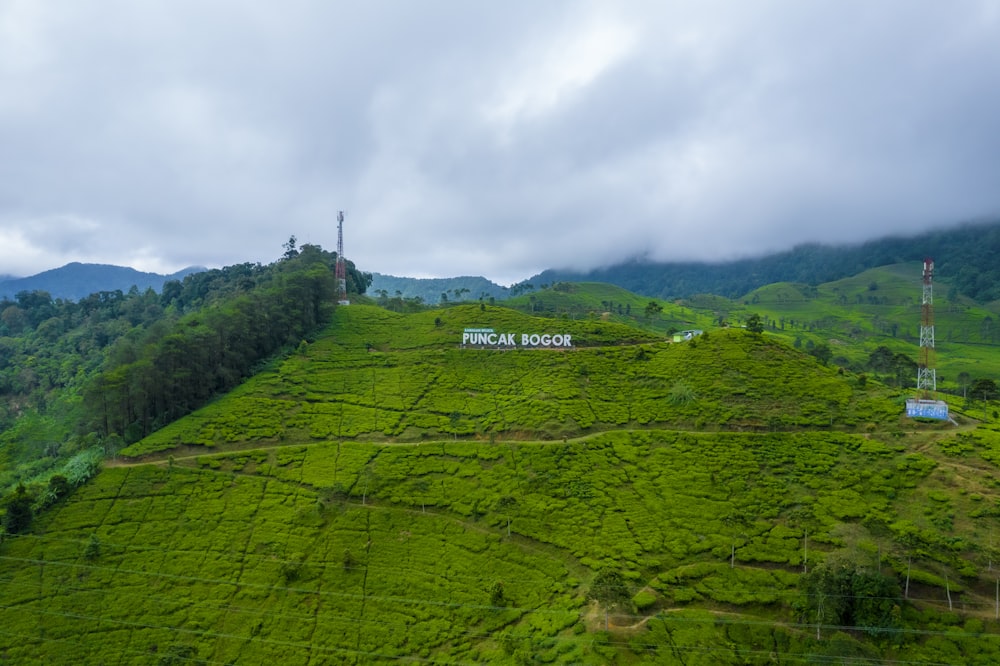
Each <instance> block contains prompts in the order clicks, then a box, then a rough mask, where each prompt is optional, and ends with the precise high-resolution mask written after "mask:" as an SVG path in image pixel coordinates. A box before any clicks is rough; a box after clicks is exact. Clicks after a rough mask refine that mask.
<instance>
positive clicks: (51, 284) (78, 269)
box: [0, 262, 206, 301]
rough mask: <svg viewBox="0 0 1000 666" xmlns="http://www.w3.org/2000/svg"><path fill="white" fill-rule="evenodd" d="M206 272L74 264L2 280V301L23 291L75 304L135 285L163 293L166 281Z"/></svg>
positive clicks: (194, 267) (192, 269)
mask: <svg viewBox="0 0 1000 666" xmlns="http://www.w3.org/2000/svg"><path fill="white" fill-rule="evenodd" d="M204 270H206V269H205V268H203V267H200V266H189V267H187V268H184V269H182V270H180V271H177V272H176V273H171V274H170V275H160V274H159V273H145V272H143V271H137V270H136V269H134V268H130V267H128V266H111V265H108V264H83V263H80V262H72V263H69V264H66V265H65V266H61V267H60V268H53V269H51V270H48V271H43V272H41V273H38V274H37V275H31V276H29V277H22V278H13V277H7V278H3V279H0V298H14V296H15V295H16V294H17V293H19V292H21V291H46V292H48V293H49V295H50V296H52V298H63V299H69V300H74V301H75V300H79V299H81V298H84V297H85V296H89V295H90V294H94V293H97V292H99V291H117V290H121V291H123V292H127V291H128V290H129V289H131V288H132V287H133V286H135V287H136V288H138V289H139V291H145V290H146V289H149V288H152V289H153V290H154V291H161V290H162V289H163V285H164V283H166V282H169V281H171V280H183V279H184V277H185V276H186V275H190V274H191V273H200V272H202V271H204Z"/></svg>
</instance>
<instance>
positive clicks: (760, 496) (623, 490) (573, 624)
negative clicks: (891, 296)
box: [0, 306, 1000, 665]
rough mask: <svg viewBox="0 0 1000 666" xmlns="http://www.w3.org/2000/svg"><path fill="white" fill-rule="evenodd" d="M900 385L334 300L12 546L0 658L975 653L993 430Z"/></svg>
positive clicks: (993, 503)
mask: <svg viewBox="0 0 1000 666" xmlns="http://www.w3.org/2000/svg"><path fill="white" fill-rule="evenodd" d="M482 326H491V327H493V328H495V329H496V330H497V331H498V332H500V331H501V330H503V331H507V330H510V331H516V332H522V331H523V332H526V333H527V332H538V333H545V332H548V333H560V334H563V333H569V334H572V336H573V340H574V343H575V344H574V347H573V348H572V349H569V350H542V349H535V350H529V349H485V348H461V345H460V341H461V332H462V330H463V328H465V327H482ZM901 399H902V396H900V395H898V394H895V393H893V392H892V391H891V390H889V389H886V388H884V387H882V386H880V385H878V384H877V383H875V382H871V381H869V382H867V384H865V383H863V382H859V381H858V379H857V378H856V377H853V376H851V374H850V373H844V374H841V373H838V372H837V371H836V370H835V369H831V368H827V367H824V366H821V365H820V364H818V363H817V362H816V361H815V360H814V359H813V358H811V357H809V356H807V355H805V354H801V353H799V352H798V351H796V350H795V349H793V348H792V347H791V346H788V345H785V344H782V343H776V342H774V341H773V340H770V339H768V337H767V336H758V335H753V334H749V333H747V332H745V331H740V330H735V331H722V330H711V331H710V333H709V336H708V338H707V339H704V338H702V339H697V340H696V341H695V344H691V343H690V342H689V343H681V344H674V345H671V344H667V343H664V342H661V341H657V339H656V338H654V337H653V336H652V335H651V334H648V333H643V332H641V331H636V330H634V329H629V328H626V327H623V326H619V325H616V324H613V323H609V322H600V321H575V322H574V321H564V320H537V319H534V318H531V317H528V316H526V315H522V314H518V313H516V312H512V311H509V310H503V309H500V308H497V309H496V310H495V311H494V310H493V309H492V308H480V307H479V306H467V307H465V306H463V307H457V308H451V309H448V310H441V311H433V312H428V313H419V314H414V315H399V314H395V313H391V312H387V311H384V310H380V309H377V308H374V307H365V306H351V307H350V308H340V309H339V310H338V313H337V317H336V321H335V322H334V324H333V325H332V326H331V327H330V328H329V329H328V330H327V331H326V332H325V333H324V334H323V335H322V336H319V337H318V338H317V339H316V340H314V341H312V342H310V343H306V344H304V345H302V346H301V347H300V349H299V351H298V352H297V353H295V354H293V355H292V356H291V357H289V358H287V359H286V360H284V361H282V362H280V363H276V364H275V365H274V367H272V368H271V369H269V370H268V371H266V372H264V373H261V374H260V375H258V376H256V377H255V378H254V379H252V380H251V381H249V382H247V383H246V384H244V385H243V386H241V387H240V388H239V389H238V390H236V391H235V392H233V393H231V394H229V395H228V396H226V397H224V398H222V399H220V400H218V401H216V402H215V403H213V404H211V405H209V406H208V407H206V408H204V409H202V410H201V411H199V412H197V413H195V414H193V415H191V416H190V417H188V418H185V419H183V420H181V421H179V422H177V423H175V424H174V425H172V426H170V427H168V428H165V429H164V430H163V431H161V432H159V433H157V434H155V435H154V436H152V437H150V438H147V439H146V440H143V441H141V442H139V443H138V444H136V445H134V446H133V447H132V448H131V449H130V450H128V451H127V453H128V454H129V457H126V458H125V459H123V460H120V461H118V463H117V464H115V465H112V466H109V467H108V468H106V469H105V470H103V471H102V472H101V473H100V474H99V475H98V476H97V477H96V478H94V479H93V480H92V481H91V482H90V483H88V484H86V485H84V486H83V487H81V488H79V489H77V490H76V491H75V492H74V493H73V494H72V495H71V496H70V497H68V498H67V499H65V500H63V501H61V502H60V503H58V504H56V505H55V506H54V507H52V508H51V509H50V510H49V511H48V512H46V513H45V514H43V515H41V516H40V517H38V518H36V520H35V522H34V524H33V526H32V528H31V529H30V530H29V531H28V532H26V533H24V534H20V535H17V536H13V537H10V536H9V537H7V539H6V540H5V541H4V543H3V544H2V545H0V662H4V663H5V662H10V663H17V664H22V663H29V664H30V663H39V664H60V663H65V664H70V663H73V664H76V663H94V664H185V663H208V664H215V663H219V664H230V663H235V664H243V663H246V664H256V663H266V662H271V663H280V664H303V665H306V664H310V665H311V664H339V663H357V664H366V663H383V662H386V663H397V662H416V663H434V664H469V663H483V662H487V663H514V664H531V663H567V664H581V663H582V664H603V663H609V662H613V663H623V664H630V663H649V664H663V663H678V664H747V663H750V664H767V663H881V662H882V661H885V662H886V663H915V664H919V663H981V664H991V663H996V662H997V661H998V660H1000V623H998V620H997V615H998V614H1000V607H998V606H997V603H996V590H997V589H1000V588H998V585H1000V583H998V582H997V580H998V578H1000V573H998V572H997V571H996V566H997V554H998V551H997V549H996V544H995V536H1000V533H998V534H996V535H995V534H994V533H995V532H1000V531H998V530H997V529H996V528H997V527H998V525H997V516H998V515H1000V486H998V483H997V481H995V477H996V473H997V466H998V464H1000V429H998V428H997V427H996V426H995V425H993V424H992V423H990V421H991V419H992V418H993V417H992V416H991V413H990V411H989V410H979V411H977V412H975V413H969V414H965V415H963V414H957V415H956V416H957V425H951V424H948V425H942V424H929V423H914V422H909V421H906V420H905V419H902V418H901V417H900V412H901V411H902V405H901ZM955 407H956V408H957V407H958V406H957V405H955ZM972 417H975V419H973V418H972Z"/></svg>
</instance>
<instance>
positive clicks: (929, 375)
mask: <svg viewBox="0 0 1000 666" xmlns="http://www.w3.org/2000/svg"><path fill="white" fill-rule="evenodd" d="M933 279H934V260H933V259H929V258H928V259H924V291H923V296H922V297H921V299H920V364H919V365H918V366H917V390H918V391H921V390H922V391H923V392H924V393H923V397H924V398H930V397H931V394H932V393H933V392H934V391H937V371H936V370H935V369H934V285H933Z"/></svg>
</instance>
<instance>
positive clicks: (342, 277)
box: [336, 210, 351, 305]
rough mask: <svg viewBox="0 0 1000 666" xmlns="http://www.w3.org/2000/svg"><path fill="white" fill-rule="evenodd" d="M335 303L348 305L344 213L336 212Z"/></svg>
mask: <svg viewBox="0 0 1000 666" xmlns="http://www.w3.org/2000/svg"><path fill="white" fill-rule="evenodd" d="M336 276H337V303H338V304H339V305H350V304H351V302H350V301H349V300H347V266H346V264H345V263H344V211H342V210H341V211H338V212H337V268H336Z"/></svg>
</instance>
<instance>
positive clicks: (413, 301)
mask: <svg viewBox="0 0 1000 666" xmlns="http://www.w3.org/2000/svg"><path fill="white" fill-rule="evenodd" d="M375 295H376V297H377V298H376V301H375V302H376V303H377V304H378V305H379V307H383V308H385V309H386V310H392V311H393V312H420V311H421V310H423V309H424V308H425V306H424V299H423V298H421V297H420V296H410V297H404V296H403V293H402V292H401V291H398V290H397V291H396V295H395V296H392V297H390V296H389V292H387V291H386V290H385V289H379V290H377V291H376V292H375ZM443 295H444V294H442V296H443Z"/></svg>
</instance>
